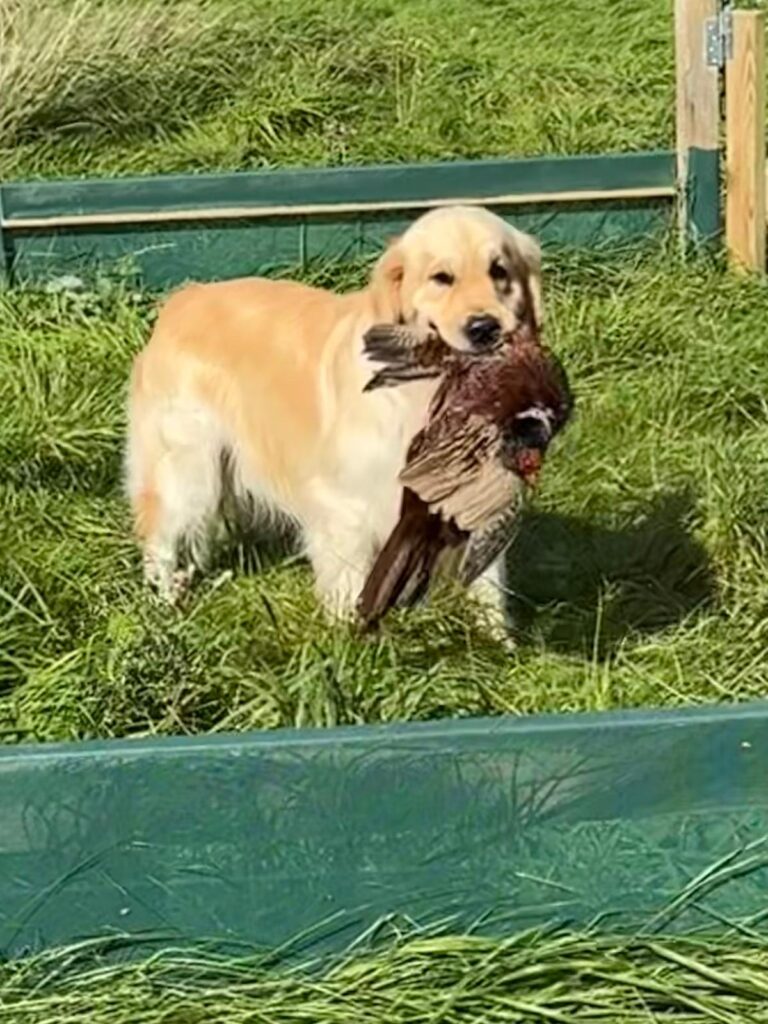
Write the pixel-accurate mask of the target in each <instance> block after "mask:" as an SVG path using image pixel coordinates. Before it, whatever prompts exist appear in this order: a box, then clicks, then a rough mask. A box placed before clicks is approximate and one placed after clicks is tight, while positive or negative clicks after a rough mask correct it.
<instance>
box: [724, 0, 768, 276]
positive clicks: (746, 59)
mask: <svg viewBox="0 0 768 1024" xmlns="http://www.w3.org/2000/svg"><path fill="white" fill-rule="evenodd" d="M732 19H733V52H732V56H731V59H730V60H729V61H728V63H727V65H726V76H725V134H726V204H725V210H726V215H725V235H726V244H727V246H728V253H729V255H730V257H731V259H732V260H733V262H734V264H735V265H736V266H739V267H742V268H743V269H746V270H756V271H760V272H763V271H764V270H765V232H766V222H765V190H766V174H765V15H764V13H763V12H762V11H734V12H733V14H732Z"/></svg>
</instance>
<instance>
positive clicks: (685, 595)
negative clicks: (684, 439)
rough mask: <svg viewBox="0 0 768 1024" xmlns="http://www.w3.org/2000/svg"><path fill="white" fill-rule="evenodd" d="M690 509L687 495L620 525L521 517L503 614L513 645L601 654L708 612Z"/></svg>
mask: <svg viewBox="0 0 768 1024" xmlns="http://www.w3.org/2000/svg"><path fill="white" fill-rule="evenodd" d="M693 511H694V504H693V501H692V499H691V498H690V496H689V495H686V494H671V495H665V496H663V497H662V498H660V499H659V500H657V501H656V502H655V503H654V504H653V505H652V506H651V507H650V508H649V509H648V511H647V512H646V513H644V514H643V515H642V517H641V518H639V519H638V520H637V521H636V522H634V523H633V524H632V525H630V526H627V527H625V528H622V529H606V528H604V527H601V526H599V525H596V524H595V523H593V522H590V521H585V520H582V519H578V518H576V517H569V516H560V515H557V514H554V513H536V512H535V511H534V512H531V513H530V514H528V515H527V516H526V517H525V519H524V521H523V523H522V524H521V528H520V532H519V534H518V536H517V538H516V540H515V543H514V544H513V545H512V547H511V548H510V550H509V553H508V560H507V581H506V582H507V588H508V611H509V614H510V618H511V620H512V622H513V623H514V625H515V629H516V632H517V633H518V636H519V637H520V639H521V640H522V641H523V642H526V641H529V642H531V643H539V644H544V645H545V646H546V647H548V648H549V649H556V650H560V651H562V652H563V653H578V654H582V655H588V656H591V657H597V658H605V657H608V656H610V654H611V652H612V651H614V650H615V649H616V648H617V646H618V645H619V644H620V643H621V642H622V640H623V639H624V638H626V637H627V636H629V635H631V634H633V633H651V632H657V631H661V630H665V629H667V628H669V627H672V626H674V625H675V624H677V623H680V622H682V621H683V620H685V619H687V618H689V617H690V616H692V615H694V616H695V615H697V614H704V613H705V612H706V611H707V610H708V609H711V608H712V607H714V606H715V605H716V603H717V600H718V593H717V585H716V579H715V574H714V570H713V567H712V564H711V562H710V559H709V557H708V555H707V552H706V550H705V549H704V547H703V546H702V545H701V544H700V543H698V542H697V541H696V540H694V539H693V537H691V535H690V533H689V530H688V528H687V524H688V523H689V522H690V520H691V519H692V514H693Z"/></svg>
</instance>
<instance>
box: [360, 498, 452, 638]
mask: <svg viewBox="0 0 768 1024" xmlns="http://www.w3.org/2000/svg"><path fill="white" fill-rule="evenodd" d="M464 539H465V535H463V534H462V533H461V532H460V531H459V530H457V529H456V528H455V527H454V526H452V525H451V524H450V523H446V522H444V521H443V520H442V519H441V517H440V516H439V515H433V514H432V513H430V511H429V507H428V506H427V505H426V504H425V503H424V502H423V501H422V500H421V499H420V498H419V497H418V496H417V495H416V494H414V493H413V491H411V490H409V489H408V488H407V487H406V488H404V490H403V500H402V505H401V509H400V519H399V520H398V523H397V526H396V527H395V529H394V530H393V531H392V533H391V534H390V535H389V539H388V540H387V542H386V544H385V545H384V547H383V548H382V549H381V551H380V552H379V555H378V557H377V559H376V562H375V564H374V567H373V569H372V570H371V572H370V574H369V576H368V578H367V580H366V581H365V586H364V587H363V589H362V592H361V594H360V598H359V600H358V604H357V610H358V613H359V615H360V618H361V619H362V620H363V623H364V624H365V625H366V626H368V627H371V626H375V625H376V623H377V622H378V621H379V619H381V618H382V616H384V615H386V613H387V612H388V611H389V610H390V608H393V607H394V606H395V605H396V604H398V603H401V604H408V605H411V604H415V603H416V602H417V601H418V600H419V599H420V598H421V597H423V595H424V593H425V591H426V589H427V587H428V585H429V580H430V576H431V574H432V570H433V568H434V565H435V562H436V561H437V558H438V556H439V555H440V554H441V553H442V552H443V551H444V550H445V548H446V547H454V546H456V545H458V544H460V543H461V542H462V541H463V540H464Z"/></svg>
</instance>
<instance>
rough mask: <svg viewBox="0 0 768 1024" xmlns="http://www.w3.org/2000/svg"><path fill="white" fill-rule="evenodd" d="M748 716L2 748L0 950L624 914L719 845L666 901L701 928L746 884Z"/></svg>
mask: <svg viewBox="0 0 768 1024" xmlns="http://www.w3.org/2000/svg"><path fill="white" fill-rule="evenodd" d="M767 730H768V706H767V705H766V704H765V703H762V704H760V705H755V706H752V707H720V708H707V709H696V710H688V711H667V712H655V713H654V712H649V711H640V712H636V713H624V714H596V715H564V716H552V717H545V716H542V717H533V718H511V717H510V718H498V719H473V720H468V721H443V722H433V723H425V724H411V725H387V726H378V727H373V726H372V727H346V728H339V729H328V730H325V729H314V730H281V731H275V732H268V733H259V734H246V735H240V736H226V737H206V736H202V737H198V738H189V739H187V738H182V739H142V740H133V741H131V740H129V741H112V742H100V743H86V744H62V745H50V746H36V747H20V748H8V747H6V748H4V749H3V748H0V955H3V956H6V955H10V956H16V955H19V954H20V953H23V952H25V951H27V950H29V949H30V948H32V949H37V948H41V947H47V946H51V945H56V944H59V943H66V942H70V941H75V940H79V939H82V938H84V937H88V936H98V935H101V936H103V935H110V934H111V935H114V934H116V933H119V934H121V935H126V936H130V935H135V936H136V937H137V939H138V938H141V937H144V936H146V932H147V931H148V930H160V931H162V933H163V934H164V935H165V936H166V940H165V941H166V942H167V941H168V938H169V937H170V938H172V939H179V940H185V939H197V940H200V939H213V940H215V939H219V940H222V941H229V942H237V941H241V940H242V941H245V942H254V943H258V944H259V945H266V946H274V945H278V944H280V943H282V942H284V941H286V940H289V939H290V938H291V937H293V936H295V935H297V934H299V933H302V932H304V933H306V932H307V930H309V929H313V928H316V927H317V925H318V924H319V923H320V922H322V921H328V920H329V919H331V924H330V925H329V926H328V927H327V928H326V929H325V937H326V940H327V945H328V946H329V947H330V948H334V947H335V948H337V949H338V948H339V947H343V946H345V945H346V943H347V942H348V940H349V938H350V936H351V935H354V934H356V933H359V932H360V931H361V930H362V929H364V928H366V927H369V926H371V925H373V924H374V923H375V922H376V921H378V920H380V919H381V918H382V917H383V916H386V915H390V914H391V915H397V914H406V915H408V916H409V917H411V918H413V919H416V920H421V921H425V920H434V919H443V920H444V919H446V918H449V917H450V918H452V919H453V921H454V925H455V927H456V928H461V927H466V926H467V925H469V924H471V923H474V922H477V921H478V920H480V919H481V918H482V917H483V915H486V914H488V913H492V914H494V915H496V917H495V919H491V921H490V922H489V923H488V927H493V928H495V929H504V928H519V927H525V926H527V925H532V924H542V923H547V922H553V921H568V922H571V923H579V922H581V923H586V922H594V921H599V922H602V924H603V926H604V927H610V928H611V929H614V928H616V927H632V928H636V927H638V925H639V924H641V923H644V922H647V921H648V918H649V917H652V916H653V915H654V913H655V912H656V911H658V910H659V908H660V907H662V906H664V905H668V904H669V902H670V901H671V900H672V899H673V898H674V897H675V896H676V895H677V894H678V893H679V892H680V890H681V889H683V888H684V887H685V886H688V885H690V881H691V879H693V878H696V877H702V873H703V872H704V871H706V869H708V868H710V867H711V865H712V864H714V863H715V862H719V863H720V864H725V863H726V858H728V860H727V863H728V870H729V871H730V873H731V875H732V880H731V882H730V883H729V884H728V885H726V884H724V880H723V878H722V877H721V878H720V879H719V881H718V885H717V886H711V887H709V889H707V887H702V888H701V890H700V891H699V892H697V894H696V899H695V901H691V904H690V905H689V906H688V907H687V908H678V913H677V914H676V916H675V917H674V918H673V919H671V920H667V919H663V923H664V925H665V927H669V928H672V929H677V930H681V931H687V930H690V929H692V928H695V927H697V926H701V925H702V924H705V925H706V926H707V927H708V928H710V929H712V928H714V927H715V926H716V921H717V920H721V921H726V920H734V919H737V918H740V917H744V916H747V915H750V914H756V913H758V912H761V911H763V910H764V907H765V896H766V890H767V888H768V885H767V883H768V878H767V876H768V867H767V866H766V864H768V862H767V861H766V860H765V858H764V857H763V858H762V859H761V857H759V856H756V854H755V850H756V849H757V847H758V846H760V844H761V843H762V844H763V845H762V846H760V849H761V850H764V849H765V843H766V840H765V837H766V834H768V790H767V789H766V785H765V779H766V777H767V774H768V744H766V743H765V736H766V731H767ZM748 844H754V846H753V848H752V853H751V855H750V862H751V864H752V870H750V871H746V870H742V871H740V870H739V860H738V857H739V850H740V849H743V848H744V847H745V846H747V845H748ZM710 913H711V914H712V916H710ZM723 927H725V925H724V926H723Z"/></svg>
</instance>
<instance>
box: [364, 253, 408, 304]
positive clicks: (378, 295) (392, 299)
mask: <svg viewBox="0 0 768 1024" xmlns="http://www.w3.org/2000/svg"><path fill="white" fill-rule="evenodd" d="M404 274H405V262H404V253H403V249H402V245H401V242H400V239H399V238H393V239H392V240H391V241H390V242H389V244H388V246H387V248H386V250H385V251H384V254H383V255H382V256H380V257H379V259H378V261H377V263H376V265H375V266H374V268H373V273H372V274H371V287H370V291H371V298H372V300H373V312H374V317H375V319H376V320H378V321H379V322H380V323H400V322H401V321H402V319H403V295H402V290H403V276H404Z"/></svg>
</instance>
